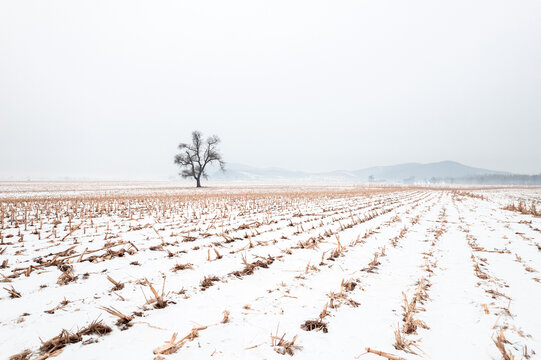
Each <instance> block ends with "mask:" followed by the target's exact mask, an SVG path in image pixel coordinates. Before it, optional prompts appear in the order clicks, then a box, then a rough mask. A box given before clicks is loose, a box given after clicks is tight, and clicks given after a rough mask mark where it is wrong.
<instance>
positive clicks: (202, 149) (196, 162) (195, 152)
mask: <svg viewBox="0 0 541 360" xmlns="http://www.w3.org/2000/svg"><path fill="white" fill-rule="evenodd" d="M219 143H220V138H219V137H218V136H216V135H212V136H209V137H208V138H207V139H206V140H204V139H203V134H201V132H200V131H194V132H192V143H191V144H185V143H181V144H180V145H179V146H178V148H179V150H180V153H179V154H177V155H175V164H177V165H179V166H180V170H181V171H180V175H181V176H182V177H183V178H191V177H193V178H194V179H195V180H196V181H197V187H201V177H204V178H205V179H206V178H207V173H206V172H205V168H206V166H207V165H208V164H210V163H213V162H215V163H218V165H219V166H220V169H221V170H222V171H223V170H224V169H225V163H224V161H223V160H222V155H221V154H220V153H219V152H218V149H217V145H218V144H219Z"/></svg>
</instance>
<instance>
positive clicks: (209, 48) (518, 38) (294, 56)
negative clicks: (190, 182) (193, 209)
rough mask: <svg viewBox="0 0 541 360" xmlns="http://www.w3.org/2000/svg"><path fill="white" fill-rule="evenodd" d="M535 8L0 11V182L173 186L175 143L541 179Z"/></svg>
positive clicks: (539, 36)
mask: <svg viewBox="0 0 541 360" xmlns="http://www.w3.org/2000/svg"><path fill="white" fill-rule="evenodd" d="M540 44H541V3H540V2H539V1H535V0H525V1H512V0H505V1H502V0H497V1H488V0H486V1H485V0H481V1H469V0H457V1H448V2H434V1H429V0H422V1H408V2H403V1H397V0H391V1H343V2H335V1H272V2H268V1H254V0H250V1H248V0H246V1H227V2H223V1H214V0H213V1H205V2H178V1H158V2H140V1H132V0H130V1H127V0H122V1H115V2H110V1H92V2H82V1H73V0H69V1H68V0H61V1H60V0H59V1H47V2H43V1H24V2H22V1H2V2H1V3H0V163H1V166H0V178H2V179H6V178H7V179H27V178H30V179H36V178H50V179H51V178H63V177H70V178H87V179H131V180H137V179H171V178H178V177H177V175H176V174H177V172H178V170H177V169H176V167H175V166H174V164H173V156H174V154H175V151H176V146H177V145H178V143H179V142H181V141H188V140H189V138H190V133H191V131H192V130H194V129H200V130H202V131H203V132H204V133H205V134H207V135H211V134H214V133H215V134H217V135H219V136H220V137H221V138H222V140H223V142H222V145H221V149H222V152H223V155H224V159H225V160H226V162H230V163H241V164H247V165H249V166H255V167H260V168H267V167H279V168H284V169H289V170H291V171H302V172H315V173H318V172H329V171H335V170H347V171H353V170H356V169H363V168H368V167H372V166H386V165H395V164H401V163H410V162H420V163H429V162H439V161H442V160H453V161H458V162H460V163H463V164H466V165H469V166H472V167H477V168H485V169H493V170H500V171H509V172H514V173H525V174H534V173H540V172H541V161H540V159H541V146H539V134H540V133H541V122H540V121H539V119H540V118H541V102H540V101H539V99H541V67H540V66H539V64H541V45H540Z"/></svg>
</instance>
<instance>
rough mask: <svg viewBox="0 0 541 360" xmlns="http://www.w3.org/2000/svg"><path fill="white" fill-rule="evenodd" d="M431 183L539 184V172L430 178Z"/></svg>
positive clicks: (540, 179)
mask: <svg viewBox="0 0 541 360" xmlns="http://www.w3.org/2000/svg"><path fill="white" fill-rule="evenodd" d="M429 182H430V183H432V184H440V183H445V184H465V185H541V174H537V175H512V174H509V175H475V176H465V177H458V178H450V177H448V178H434V177H433V178H431V179H430V180H429Z"/></svg>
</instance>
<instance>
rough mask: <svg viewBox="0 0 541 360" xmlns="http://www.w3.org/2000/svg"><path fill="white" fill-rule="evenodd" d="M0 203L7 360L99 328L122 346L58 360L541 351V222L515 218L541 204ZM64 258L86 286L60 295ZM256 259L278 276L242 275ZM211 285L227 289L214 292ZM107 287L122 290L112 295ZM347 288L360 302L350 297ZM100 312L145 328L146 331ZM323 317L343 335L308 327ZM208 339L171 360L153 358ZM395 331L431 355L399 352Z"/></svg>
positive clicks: (183, 199)
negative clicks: (412, 326) (409, 309)
mask: <svg viewBox="0 0 541 360" xmlns="http://www.w3.org/2000/svg"><path fill="white" fill-rule="evenodd" d="M0 199H2V200H0V210H1V211H2V213H3V215H0V216H3V219H4V220H3V225H2V229H1V230H0V231H1V235H2V236H1V237H2V241H1V242H2V243H1V244H0V265H1V264H2V263H3V262H4V261H6V260H7V264H6V265H5V266H4V267H3V268H0V274H1V275H3V276H0V281H2V282H3V283H2V287H3V288H6V289H11V287H13V289H15V290H16V291H17V292H18V293H19V294H20V295H21V297H18V298H17V297H16V298H12V297H11V296H10V294H9V292H8V291H6V290H3V289H0V290H1V292H0V304H1V305H2V307H1V308H2V311H1V312H0V334H1V335H2V336H0V358H8V357H9V356H11V355H14V354H17V353H21V352H22V351H23V350H25V349H29V350H30V351H31V352H32V355H30V358H32V359H34V358H38V357H39V356H42V355H44V353H43V352H42V351H41V350H40V345H41V342H40V339H42V340H43V341H47V340H48V339H51V338H53V337H55V336H56V335H58V334H59V333H60V332H61V331H62V329H66V330H68V331H70V332H77V331H78V330H79V329H81V328H83V327H85V326H87V325H88V324H90V323H91V322H92V321H94V320H96V319H99V320H101V321H103V323H104V324H106V325H109V326H110V327H111V328H112V332H110V333H108V334H104V335H102V336H100V335H84V336H83V338H82V341H80V342H76V343H73V344H68V345H66V346H65V347H64V348H63V349H62V350H61V351H59V352H58V353H56V354H54V355H55V357H56V358H58V359H71V358H77V359H102V358H130V359H148V358H154V357H158V358H159V357H160V356H161V357H163V358H165V359H197V358H208V357H211V356H212V357H213V358H218V359H219V358H221V359H254V358H256V359H281V358H284V357H286V358H289V356H290V355H287V354H286V355H282V354H280V353H279V352H278V351H280V350H283V347H281V346H273V344H276V343H277V342H278V340H279V339H273V338H271V336H273V335H276V336H277V338H281V337H282V335H284V334H285V336H284V337H283V339H284V340H286V341H291V340H292V339H293V338H294V337H295V336H296V338H295V342H294V344H293V346H292V347H291V350H292V354H293V355H292V356H293V358H298V359H314V358H332V357H335V358H340V359H353V358H357V357H358V356H359V355H361V357H360V359H378V358H381V357H379V356H378V355H375V354H372V353H368V354H366V353H365V348H367V347H369V348H371V349H376V350H379V351H384V352H386V353H390V354H394V355H396V356H400V357H402V358H404V359H417V358H427V359H457V358H471V359H492V358H493V359H498V358H502V354H501V353H500V350H498V348H497V346H496V345H495V343H494V340H495V339H496V337H497V336H498V334H500V330H501V331H503V334H504V336H505V338H506V339H507V340H508V343H505V344H504V346H505V351H507V352H508V353H512V354H513V355H514V356H515V358H516V359H519V358H521V357H522V356H523V355H524V354H528V355H529V356H530V358H531V359H534V358H536V357H537V356H538V355H537V354H535V352H538V353H539V352H540V351H541V313H540V312H539V311H538V302H539V299H541V282H540V281H541V280H539V279H540V278H541V275H540V274H539V273H538V272H536V271H539V270H541V251H540V249H541V247H538V245H539V244H540V243H541V230H540V229H541V218H540V217H535V216H532V215H525V214H521V213H518V212H512V211H508V210H504V209H503V207H504V206H505V205H507V204H509V203H510V202H511V201H515V202H517V201H519V200H521V201H526V203H528V204H530V203H539V202H540V200H541V190H540V189H539V188H516V189H513V188H501V189H497V188H476V189H471V190H467V189H463V188H461V189H460V190H459V191H455V190H453V189H445V188H441V189H434V188H407V187H384V188H377V187H370V188H368V187H361V186H356V185H351V184H349V185H348V184H342V185H336V184H335V185H324V184H319V185H313V184H312V185H302V184H295V185H293V186H286V185H271V184H266V185H257V184H250V185H246V186H245V185H239V184H236V185H233V184H228V185H224V184H217V183H215V184H212V186H211V187H209V188H207V189H199V190H197V191H196V190H193V189H191V188H188V187H187V185H182V186H180V187H179V186H178V184H174V183H116V184H112V183H47V182H43V183H34V184H28V183H3V184H0ZM23 200H24V201H23ZM81 209H83V210H81ZM25 214H26V215H25ZM12 216H15V218H16V219H17V220H16V221H15V219H12ZM25 217H26V229H25V220H24V219H25ZM55 219H58V220H59V223H57V224H56V227H55V225H54V220H55ZM12 220H13V221H12ZM70 222H71V225H70ZM78 225H80V227H77V226H78ZM70 228H71V230H70ZM53 229H54V232H53ZM38 232H39V234H38ZM62 239H64V240H62ZM187 240H192V241H187ZM107 244H109V245H113V247H110V248H107V249H103V247H104V246H106V245H107ZM85 249H87V250H86V251H85ZM99 249H101V250H99ZM121 249H125V252H124V253H123V254H122V256H112V257H111V256H109V257H107V256H106V252H107V251H118V250H121ZM65 250H69V251H68V252H67V255H66V256H64V255H62V256H60V257H57V259H58V258H60V259H62V258H65V257H67V256H71V258H69V259H68V260H66V261H65V262H64V263H65V264H66V265H70V266H72V267H73V274H74V275H75V276H77V279H76V280H75V281H72V282H68V283H67V284H65V285H60V284H58V283H57V280H58V278H59V276H60V275H62V269H60V267H59V266H55V265H54V264H53V265H50V266H47V265H48V263H50V261H51V260H53V259H54V258H55V254H58V253H61V252H64V251H65ZM93 250H99V251H96V252H92V251H93ZM215 250H216V251H215ZM333 252H334V255H336V256H334V257H333ZM375 254H377V255H378V256H377V258H376V260H377V261H376V262H377V263H379V264H376V265H371V263H373V262H374V257H375ZM113 255H114V254H113ZM117 255H118V253H117ZM218 255H219V256H218ZM270 259H272V261H270ZM79 260H81V261H79ZM88 260H93V261H88ZM258 260H260V263H258V264H260V265H261V264H263V263H267V265H265V266H266V267H265V266H256V267H254V268H253V269H252V270H253V272H252V273H250V272H248V273H246V274H244V275H242V274H241V275H239V276H236V275H234V274H232V273H233V272H235V271H242V270H243V269H245V263H244V261H246V262H247V263H252V264H255V262H256V261H258ZM187 263H189V264H192V268H191V269H185V270H179V271H173V270H172V269H173V267H174V266H175V265H176V264H187ZM31 265H33V266H35V268H31V270H32V271H31V272H30V273H29V274H28V276H26V274H25V272H26V269H28V267H29V266H31ZM476 265H477V268H478V269H479V270H476V268H474V267H475V266H476ZM15 269H19V270H15ZM64 270H65V268H64ZM85 274H86V275H85ZM479 274H485V275H486V276H483V275H481V276H478V275H479ZM211 275H213V276H216V277H218V278H219V280H218V281H216V282H214V285H212V286H210V287H208V288H206V289H203V288H202V287H201V284H200V283H201V281H202V280H203V279H204V278H205V277H206V276H211ZM107 276H109V277H111V278H112V279H114V280H115V281H117V282H120V283H122V284H124V287H123V288H122V289H119V290H116V291H112V288H113V286H114V285H113V284H112V283H111V282H110V281H108V280H107ZM145 279H148V281H149V282H150V283H151V284H152V285H153V286H154V288H155V289H156V290H157V292H158V293H161V291H162V285H163V284H165V285H164V287H165V292H164V293H165V296H164V298H165V300H167V301H168V304H167V306H165V307H164V308H156V307H155V306H154V304H155V303H154V302H152V300H151V299H152V298H153V295H152V292H151V289H150V287H149V286H148V284H147V283H146V282H145ZM164 279H165V282H164ZM349 280H351V281H352V282H353V283H354V284H355V286H354V288H353V289H350V288H347V287H344V288H342V286H341V284H342V283H343V282H348V281H349ZM419 284H421V287H420V286H419ZM419 289H421V290H419ZM403 294H404V295H405V296H406V298H407V300H408V302H411V301H413V299H414V298H415V297H416V296H419V300H418V302H417V303H416V305H415V306H414V311H413V319H415V320H419V321H422V322H424V324H426V327H427V328H426V329H425V328H423V327H422V326H417V329H416V331H415V332H413V333H409V334H405V333H404V331H403V330H404V325H405V322H404V309H403V306H404V295H403ZM64 299H65V300H67V301H68V303H67V304H66V305H64V306H62V305H60V303H61V301H63V300H64ZM331 299H332V300H331ZM57 306H58V309H56V310H55V311H54V313H47V312H45V311H46V310H51V309H53V308H55V307H57ZM103 306H105V307H114V308H115V309H117V310H118V311H120V312H121V313H123V314H125V315H130V316H133V320H131V321H130V325H131V326H129V327H124V326H117V325H116V324H115V323H116V321H117V320H118V318H117V317H116V316H114V315H111V314H109V313H107V312H106V311H104V310H103V309H102V308H101V307H103ZM324 308H325V309H326V310H325V313H324V314H322V312H323V310H324ZM224 311H227V312H229V316H228V321H227V322H222V319H223V318H224ZM487 312H488V313H487ZM320 315H324V316H323V317H322V318H321V320H322V321H323V322H325V323H326V327H327V330H328V332H324V331H315V330H314V331H306V330H303V329H302V328H301V325H302V324H304V322H305V321H307V320H316V319H319V318H320ZM418 324H420V323H418ZM194 328H198V329H199V330H197V336H196V337H192V338H189V339H187V340H186V341H185V342H184V343H183V344H182V346H180V343H177V345H179V346H177V348H176V349H175V351H172V353H171V354H155V353H154V351H155V350H156V349H157V348H159V347H160V346H162V345H164V344H166V343H165V342H166V341H168V340H169V339H171V337H172V335H173V334H174V333H177V334H178V335H177V338H176V340H177V341H178V340H180V339H182V338H184V337H185V336H186V335H188V334H190V332H191V331H192V330H193V329H194ZM395 331H398V332H399V333H400V334H401V336H403V338H404V341H405V342H406V343H409V350H410V351H412V352H415V353H416V354H412V353H410V352H407V351H404V350H400V349H397V348H396V347H395ZM89 340H90V341H89ZM406 350H408V348H406ZM45 355H52V354H45Z"/></svg>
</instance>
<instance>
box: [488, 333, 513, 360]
mask: <svg viewBox="0 0 541 360" xmlns="http://www.w3.org/2000/svg"><path fill="white" fill-rule="evenodd" d="M492 340H493V341H494V344H495V345H496V347H497V348H498V350H499V351H500V353H501V354H502V358H503V359H504V360H514V359H515V356H514V355H513V354H512V353H511V352H508V351H507V350H506V349H505V344H510V343H509V341H507V339H506V338H505V336H504V335H503V329H500V332H499V333H498V336H496V339H492Z"/></svg>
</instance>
